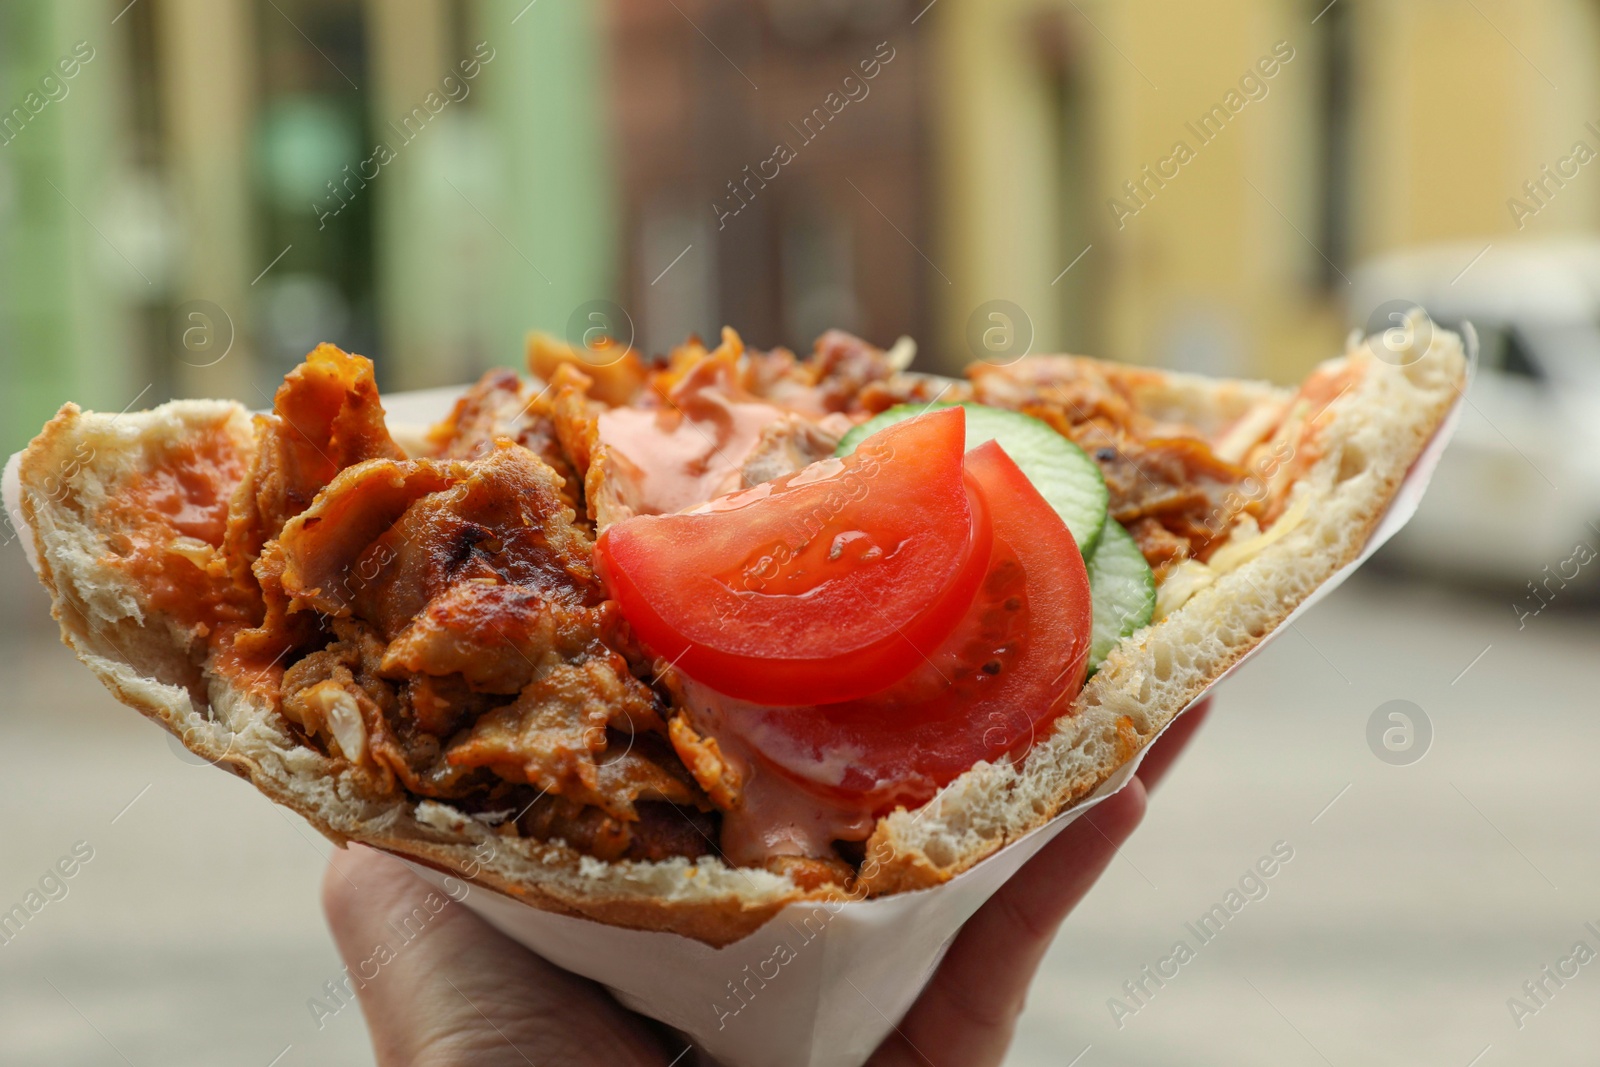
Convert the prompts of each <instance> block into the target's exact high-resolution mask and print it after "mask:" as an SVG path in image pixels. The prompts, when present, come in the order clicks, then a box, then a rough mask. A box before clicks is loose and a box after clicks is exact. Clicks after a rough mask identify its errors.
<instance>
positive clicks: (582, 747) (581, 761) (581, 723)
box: [446, 653, 654, 818]
mask: <svg viewBox="0 0 1600 1067" xmlns="http://www.w3.org/2000/svg"><path fill="white" fill-rule="evenodd" d="M653 701H654V698H653V696H652V695H651V693H650V690H648V689H646V688H645V687H644V685H643V684H642V683H641V682H639V680H638V679H636V678H634V677H633V675H631V674H629V673H627V670H626V666H625V665H624V664H623V663H622V662H621V657H619V656H616V655H615V654H614V653H613V654H612V657H609V658H605V659H601V658H596V659H590V660H586V661H585V662H583V663H582V664H577V665H574V664H568V663H559V662H557V663H551V664H550V665H549V666H548V669H547V670H544V671H542V672H541V674H540V675H539V676H538V677H536V678H535V679H534V680H533V681H532V682H530V683H529V684H528V685H527V687H526V688H524V689H523V690H522V693H521V694H520V695H519V696H518V697H517V699H516V700H514V701H513V702H512V703H510V704H508V705H506V706H505V707H502V708H498V709H496V710H494V711H492V712H490V713H489V714H488V715H485V716H484V717H483V718H481V719H479V720H478V721H477V723H476V724H474V725H473V727H472V729H471V731H470V732H469V733H468V734H467V736H466V737H465V738H463V739H462V740H460V741H457V742H455V743H453V744H452V745H451V746H450V749H449V752H448V753H447V754H446V759H448V760H449V762H450V764H451V766H454V767H488V768H491V769H492V770H494V771H495V773H497V774H499V775H500V776H501V777H502V778H506V779H508V780H510V781H518V782H526V783H528V784H529V785H533V786H537V787H539V788H540V789H544V790H547V791H549V792H551V793H556V794H558V795H561V796H567V797H571V798H572V799H574V800H581V801H582V802H584V803H586V804H592V805H594V806H595V807H598V808H603V809H605V810H606V811H607V812H609V813H610V814H613V815H616V816H619V817H622V818H627V817H629V816H630V815H631V814H632V800H631V798H630V797H628V795H627V793H626V792H621V791H616V790H608V789H606V788H603V786H602V781H601V774H600V764H599V763H598V762H597V760H596V757H597V756H598V755H599V754H600V753H602V752H604V751H606V749H607V747H608V746H609V744H610V738H609V735H608V733H607V731H606V727H607V725H608V724H610V723H611V722H612V721H613V720H618V719H620V720H621V721H622V722H624V723H628V722H630V721H632V720H633V719H634V718H635V717H637V718H646V717H648V716H650V715H651V710H652V704H653Z"/></svg>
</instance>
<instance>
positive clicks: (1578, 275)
mask: <svg viewBox="0 0 1600 1067" xmlns="http://www.w3.org/2000/svg"><path fill="white" fill-rule="evenodd" d="M1486 247H1487V251H1485V248H1486ZM1411 305H1416V306H1420V307H1421V308H1423V309H1424V310H1425V311H1426V312H1427V313H1428V315H1429V316H1430V317H1431V319H1432V321H1433V322H1434V323H1436V324H1438V325H1440V326H1444V327H1446V328H1448V329H1452V330H1457V331H1460V330H1461V329H1462V324H1463V323H1467V322H1470V323H1472V325H1473V326H1474V327H1475V328H1476V331H1477V336H1478V342H1479V343H1478V354H1477V361H1476V367H1475V370H1474V373H1473V376H1472V378H1471V380H1470V382H1469V385H1468V388H1467V405H1466V407H1465V408H1464V410H1463V412H1462V417H1461V423H1460V427H1459V428H1458V430H1457V431H1456V436H1455V440H1454V443H1452V444H1451V446H1450V449H1449V451H1447V452H1446V453H1445V456H1444V460H1443V461H1442V462H1441V463H1440V465H1439V470H1438V472H1437V473H1436V474H1435V475H1434V479H1433V483H1432V486H1431V488H1430V489H1429V491H1428V495H1427V497H1426V498H1424V500H1423V503H1422V507H1421V508H1420V510H1419V511H1418V513H1417V516H1416V518H1415V519H1414V520H1412V522H1411V524H1410V525H1409V526H1408V527H1407V528H1406V529H1405V530H1404V531H1402V532H1401V533H1400V534H1399V535H1398V536H1397V537H1396V538H1395V542H1394V545H1393V547H1392V550H1391V553H1390V555H1391V558H1393V559H1397V560H1400V561H1403V562H1404V563H1405V564H1407V565H1408V566H1415V567H1417V568H1419V569H1426V570H1431V571H1436V572H1444V573H1448V574H1452V575H1455V576H1460V577H1466V578H1473V579H1479V580H1483V581H1487V582H1491V583H1493V584H1496V585H1505V584H1510V585H1511V586H1513V587H1514V593H1515V596H1516V598H1517V601H1516V602H1517V604H1521V605H1522V608H1525V609H1528V610H1533V609H1539V608H1541V605H1543V604H1547V603H1549V602H1550V601H1552V600H1553V599H1555V598H1558V597H1560V596H1562V595H1563V594H1567V595H1570V594H1571V593H1572V592H1574V591H1576V590H1578V589H1582V588H1584V587H1587V589H1589V590H1594V589H1596V588H1600V559H1596V556H1597V554H1600V241H1567V242H1541V243H1522V242H1515V243H1513V242H1506V243H1494V244H1492V245H1491V244H1489V243H1488V242H1472V243H1463V244H1456V245H1437V246H1430V247H1427V248H1419V249H1412V250H1407V251H1404V252H1401V253H1397V254H1393V255H1389V256H1385V257H1383V258H1381V259H1377V260H1374V261H1372V262H1369V263H1367V264H1366V265H1364V266H1363V267H1361V268H1360V269H1359V270H1358V271H1356V272H1355V274H1354V275H1353V276H1352V293H1351V301H1350V319H1351V322H1352V323H1353V324H1354V325H1355V326H1357V327H1358V328H1359V329H1362V330H1363V331H1365V332H1368V333H1371V332H1376V331H1380V330H1383V329H1386V328H1393V327H1394V326H1395V323H1396V321H1397V320H1395V319H1394V318H1393V317H1392V315H1393V313H1394V312H1395V310H1396V309H1397V308H1400V307H1407V306H1411ZM1524 600H1526V603H1525V604H1524V603H1522V602H1523V601H1524ZM1519 610H1520V609H1519Z"/></svg>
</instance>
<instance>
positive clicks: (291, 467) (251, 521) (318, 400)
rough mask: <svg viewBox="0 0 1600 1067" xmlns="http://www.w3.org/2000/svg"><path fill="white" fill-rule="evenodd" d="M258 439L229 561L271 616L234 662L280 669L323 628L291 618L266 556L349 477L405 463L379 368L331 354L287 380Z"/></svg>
mask: <svg viewBox="0 0 1600 1067" xmlns="http://www.w3.org/2000/svg"><path fill="white" fill-rule="evenodd" d="M256 438H257V451H256V457H255V462H254V464H253V465H252V466H251V468H250V470H249V472H248V473H247V474H246V475H245V478H244V480H243V481H242V482H241V483H240V484H239V488H238V490H237V491H236V492H235V494H234V497H233V501H232V503H231V504H230V506H229V509H228V528H227V533H226V534H225V535H224V539H223V551H224V561H225V565H226V566H227V568H228V569H229V572H230V574H231V575H232V577H233V581H234V584H235V585H236V586H238V587H240V588H241V589H248V590H252V591H253V590H254V589H255V588H257V587H258V586H259V588H260V591H261V595H262V599H263V601H264V603H265V609H266V618H265V620H264V621H263V622H262V625H261V626H260V627H259V628H256V629H253V630H244V631H241V632H240V633H239V634H238V635H237V636H236V637H235V638H234V639H233V642H232V648H231V650H230V652H231V655H232V658H233V659H235V660H236V661H238V662H240V663H241V664H249V663H252V662H262V663H266V664H267V665H268V666H269V667H270V666H271V665H272V664H275V663H276V662H277V661H278V659H279V657H281V656H282V655H283V654H284V652H286V651H287V650H288V649H290V648H294V647H298V646H303V645H305V644H306V643H308V642H309V641H311V640H312V639H313V638H314V636H315V633H316V627H315V624H314V622H313V620H311V619H309V618H306V617H302V618H298V619H290V618H289V617H288V614H287V604H288V602H287V598H286V597H285V596H284V595H283V591H282V565H281V562H279V561H278V560H262V559H259V558H258V557H260V556H261V553H262V550H263V548H264V546H265V545H266V544H267V543H268V542H270V541H271V540H272V539H273V538H275V537H277V536H278V534H279V533H280V532H281V531H282V530H283V527H284V525H285V524H286V523H287V522H288V521H289V520H290V519H292V518H294V517H295V516H297V515H299V514H300V513H301V512H303V511H305V510H306V509H307V508H309V507H310V506H311V503H312V501H313V500H315V499H316V496H317V494H318V493H320V492H321V491H322V489H323V488H324V487H325V486H326V485H327V484H328V483H329V482H331V481H332V480H333V479H334V477H335V476H336V475H338V474H339V473H340V472H341V471H343V470H344V469H345V468H347V467H349V466H351V465H353V464H358V463H360V462H362V461H363V460H370V459H390V460H396V459H400V458H402V457H403V456H404V453H403V452H402V451H401V450H400V446H399V445H397V444H395V443H394V439H393V438H391V437H390V436H389V429H388V426H387V425H386V424H385V423H384V419H383V405H382V404H381V403H380V402H379V400H378V384H377V381H376V380H375V379H374V377H373V372H372V361H371V360H369V359H367V358H365V357H363V356H353V355H350V354H349V353H346V352H343V351H341V350H340V349H338V348H336V347H335V346H333V345H328V344H324V345H318V346H317V348H316V349H315V350H314V351H313V352H312V353H311V354H310V355H309V356H307V357H306V361H305V362H304V363H302V364H301V365H300V366H298V367H296V368H295V369H294V370H292V371H290V372H289V374H288V375H287V376H286V377H285V378H284V380H283V385H281V386H280V387H279V388H278V392H277V395H276V397H275V398H274V400H273V410H272V413H271V414H268V415H260V416H257V418H256Z"/></svg>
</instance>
